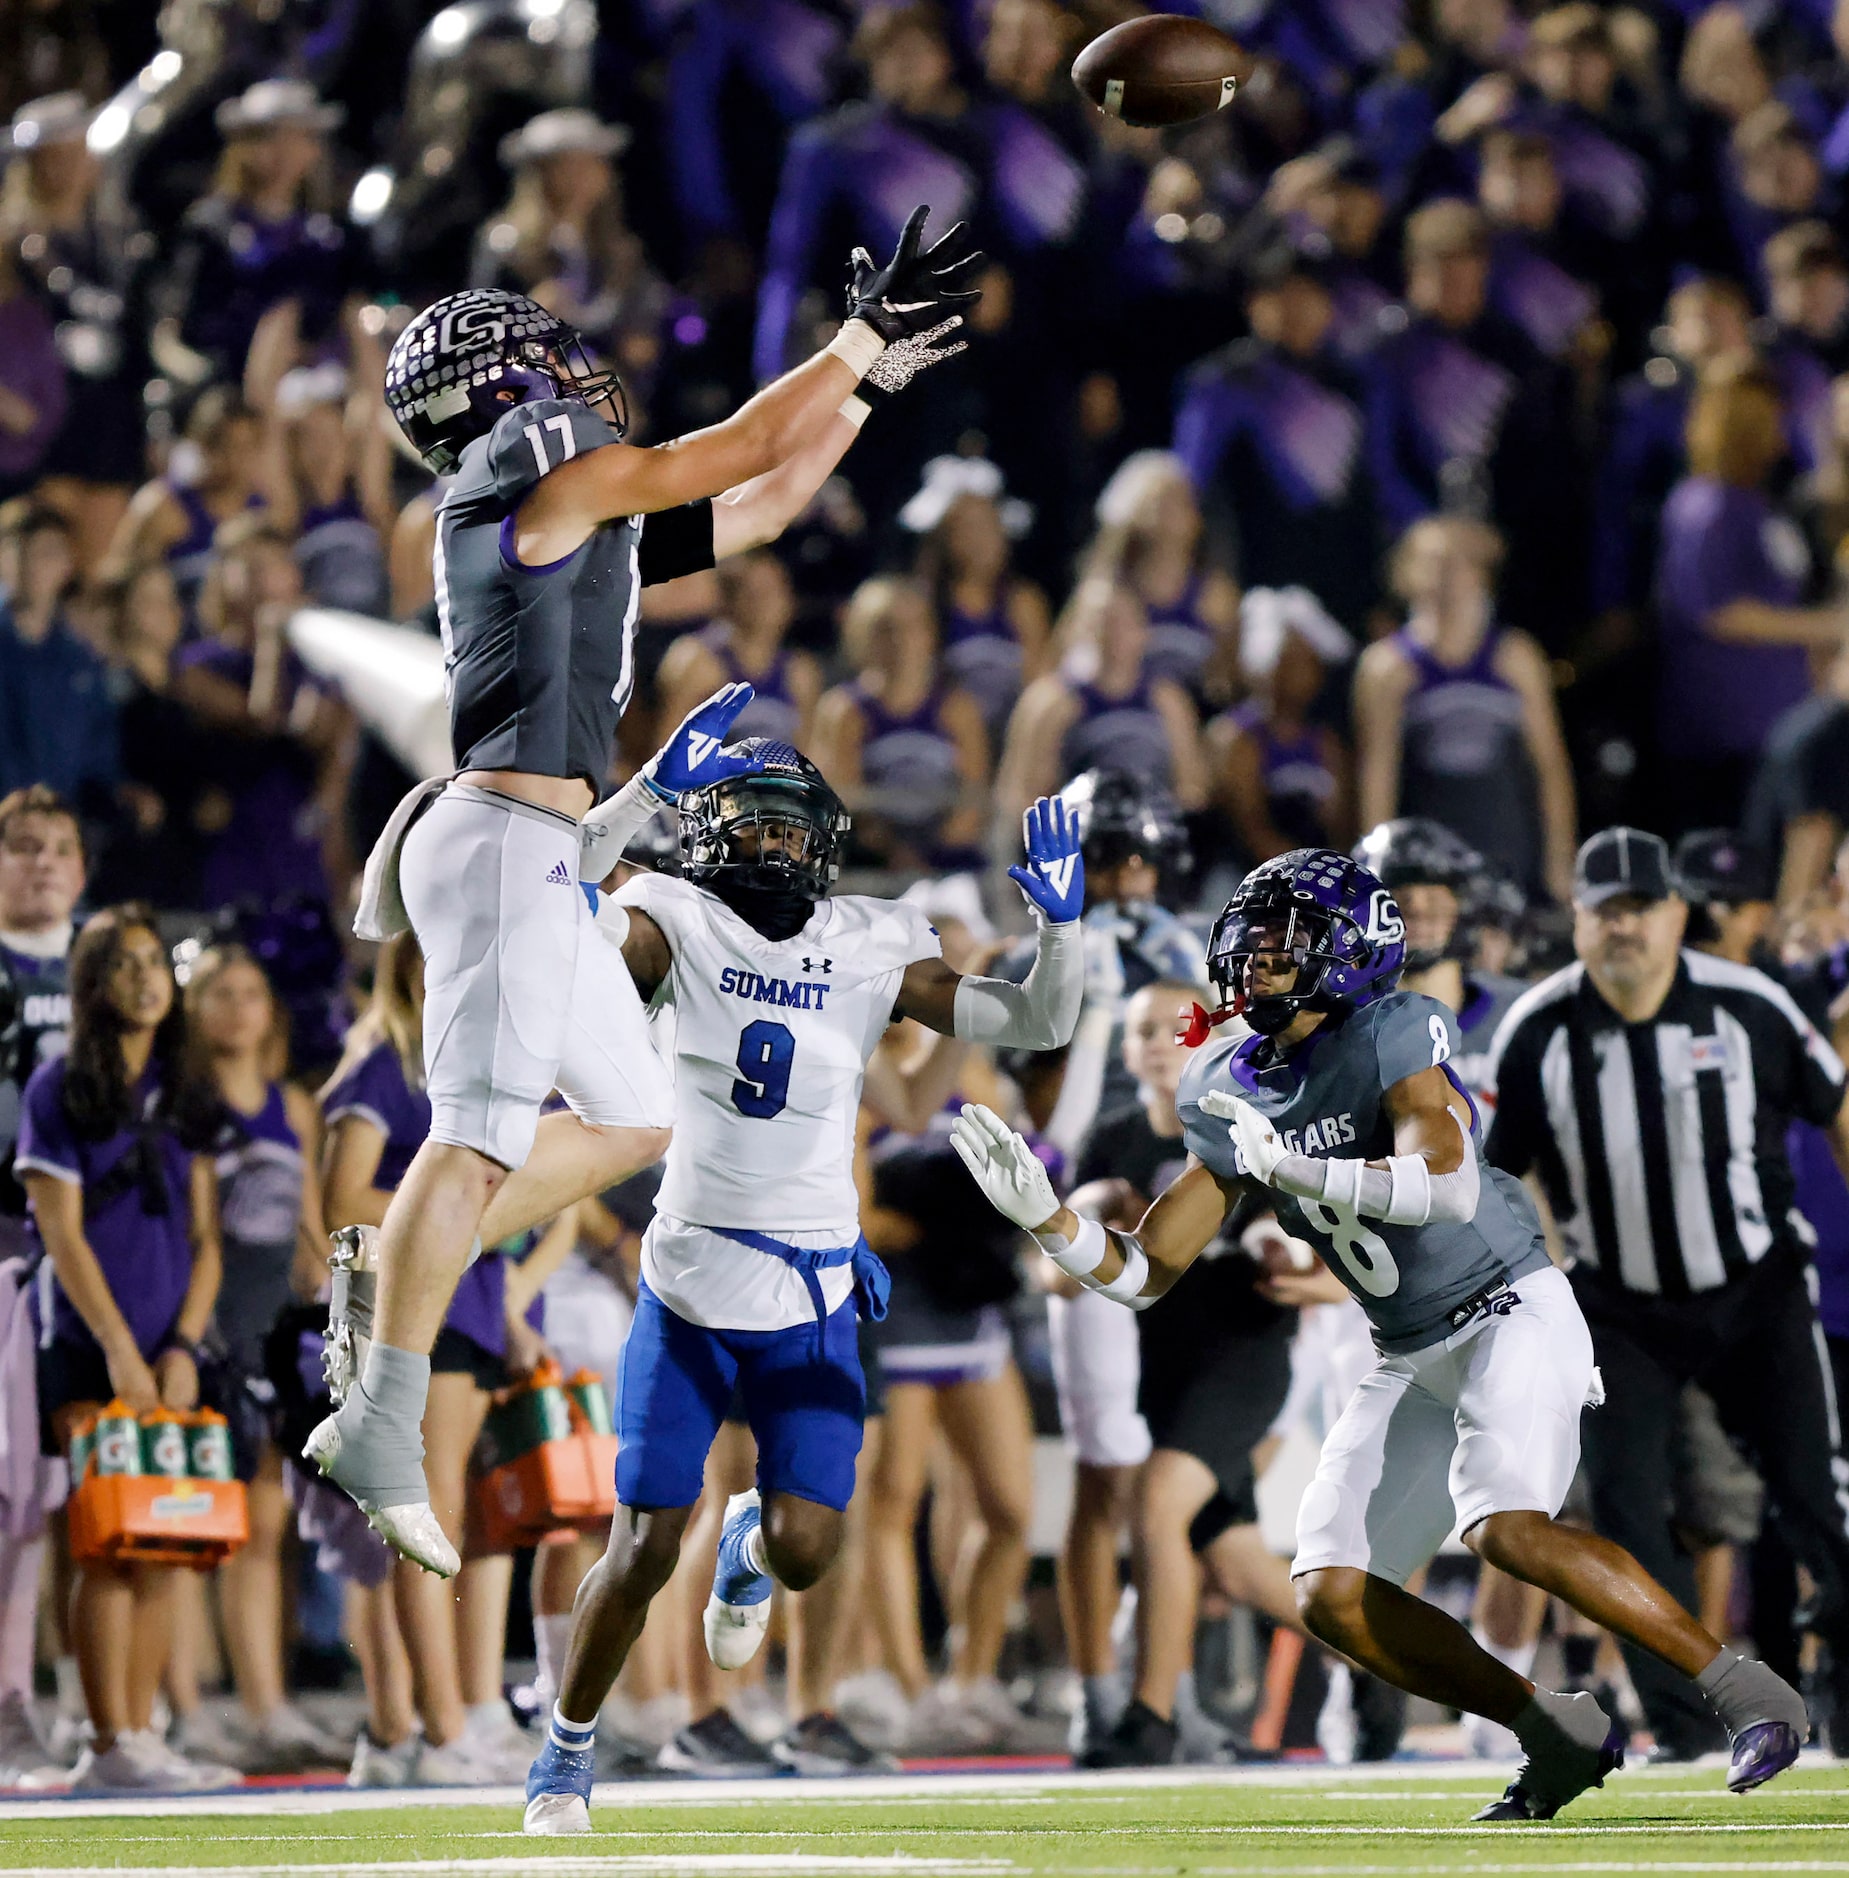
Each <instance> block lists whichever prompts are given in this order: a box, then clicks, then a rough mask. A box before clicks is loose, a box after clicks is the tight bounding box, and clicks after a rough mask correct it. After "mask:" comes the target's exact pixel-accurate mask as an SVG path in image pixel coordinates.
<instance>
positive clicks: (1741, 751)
mask: <svg viewBox="0 0 1849 1878" xmlns="http://www.w3.org/2000/svg"><path fill="white" fill-rule="evenodd" d="M1784 456H1785V435H1784V426H1783V422H1782V413H1781V411H1780V408H1779V399H1778V392H1777V389H1776V387H1775V386H1774V385H1773V384H1772V383H1771V382H1770V380H1769V379H1768V378H1767V377H1766V376H1765V374H1764V373H1763V372H1759V371H1755V370H1752V369H1732V370H1729V369H1727V368H1724V367H1717V368H1716V369H1715V370H1714V371H1713V372H1711V373H1710V374H1709V375H1708V376H1707V377H1706V378H1704V380H1703V381H1702V384H1701V387H1700V389H1699V390H1698V391H1697V392H1696V394H1695V400H1694V403H1693V405H1692V407H1691V408H1690V411H1689V420H1688V458H1689V471H1690V473H1689V475H1687V476H1686V477H1685V478H1684V479H1683V480H1682V481H1681V482H1679V483H1678V484H1677V485H1676V487H1675V488H1674V489H1673V490H1672V491H1671V492H1670V495H1669V499H1668V501H1667V502H1665V503H1664V505H1663V520H1662V535H1661V541H1660V545H1659V548H1658V555H1657V579H1656V611H1657V624H1658V630H1659V632H1660V634H1661V643H1662V676H1661V679H1660V681H1659V684H1658V688H1657V740H1658V751H1659V758H1658V762H1657V765H1656V769H1655V777H1654V780H1655V782H1656V784H1657V786H1658V789H1659V791H1660V795H1659V798H1658V799H1659V809H1658V822H1659V825H1660V826H1662V827H1664V828H1667V829H1671V830H1679V829H1684V828H1688V827H1691V826H1702V825H1708V826H1713V825H1716V824H1722V823H1729V822H1732V821H1736V820H1737V819H1738V818H1739V815H1740V811H1741V806H1742V804H1743V802H1744V801H1745V797H1746V787H1747V784H1748V782H1749V781H1750V780H1751V777H1752V771H1753V765H1754V763H1755V761H1756V760H1757V758H1758V756H1759V753H1760V751H1761V750H1762V749H1763V747H1764V745H1765V741H1766V738H1767V735H1768V734H1769V733H1770V731H1771V728H1772V725H1773V723H1774V722H1775V721H1776V719H1777V718H1778V717H1779V715H1780V714H1781V713H1782V712H1784V711H1786V710H1788V709H1789V708H1790V707H1791V706H1792V705H1794V704H1796V703H1798V702H1799V700H1800V699H1802V698H1803V697H1804V695H1805V694H1806V693H1807V692H1808V691H1809V689H1810V670H1809V663H1808V658H1807V653H1808V652H1810V651H1813V650H1815V651H1820V652H1825V653H1833V652H1835V651H1837V650H1838V649H1839V648H1840V647H1841V646H1842V644H1843V643H1844V639H1845V636H1846V635H1849V612H1846V611H1845V610H1844V609H1842V608H1841V607H1840V606H1831V607H1821V608H1816V607H1805V606H1804V605H1802V604H1801V602H1802V600H1803V597H1804V592H1805V587H1806V583H1807V582H1808V580H1809V577H1810V572H1811V566H1810V552H1809V549H1808V548H1807V547H1806V545H1805V541H1804V536H1803V533H1802V531H1801V530H1800V529H1799V528H1798V527H1797V525H1796V523H1794V522H1793V521H1792V520H1791V518H1790V516H1789V515H1788V514H1787V513H1785V511H1784V510H1783V509H1782V508H1780V507H1779V506H1778V505H1776V504H1775V503H1774V501H1773V499H1772V497H1771V495H1770V494H1769V493H1768V485H1769V484H1770V482H1771V479H1772V475H1773V472H1774V471H1775V470H1776V469H1777V467H1778V465H1779V463H1780V462H1781V461H1782V460H1783V458H1784Z"/></svg>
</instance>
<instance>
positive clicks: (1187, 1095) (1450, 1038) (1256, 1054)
mask: <svg viewBox="0 0 1849 1878" xmlns="http://www.w3.org/2000/svg"><path fill="white" fill-rule="evenodd" d="M1457 1043H1458V1037H1457V1026H1456V1020H1455V1019H1454V1018H1453V1017H1452V1015H1451V1013H1450V1012H1449V1011H1448V1010H1447V1009H1446V1008H1445V1007H1444V1005H1442V1004H1440V1003H1439V1002H1438V1000H1437V999H1436V998H1428V997H1425V996H1423V995H1422V994H1421V993H1418V992H1412V991H1395V992H1390V993H1389V994H1388V995H1387V996H1386V997H1384V998H1379V999H1376V1000H1375V1001H1374V1002H1373V1003H1372V1004H1364V1005H1362V1006H1361V1008H1360V1009H1359V1010H1356V1011H1353V1012H1350V1013H1349V1014H1348V1016H1346V1017H1345V1018H1343V1019H1342V1020H1341V1021H1340V1022H1339V1023H1338V1022H1335V1021H1334V1020H1330V1021H1328V1022H1325V1023H1324V1024H1323V1025H1322V1026H1321V1027H1320V1028H1319V1029H1318V1030H1317V1031H1316V1032H1315V1033H1314V1034H1313V1035H1312V1036H1311V1037H1310V1038H1309V1039H1308V1040H1307V1041H1306V1042H1304V1043H1302V1044H1300V1045H1299V1046H1298V1047H1297V1048H1296V1049H1294V1050H1293V1051H1292V1052H1291V1053H1290V1054H1289V1056H1287V1057H1286V1056H1282V1055H1281V1054H1280V1053H1279V1052H1277V1051H1275V1050H1274V1049H1272V1047H1271V1045H1270V1044H1269V1042H1268V1041H1267V1040H1266V1039H1265V1038H1263V1037H1259V1036H1256V1035H1252V1036H1246V1037H1241V1038H1225V1039H1221V1040H1218V1041H1215V1042H1212V1043H1209V1044H1207V1045H1205V1046H1204V1047H1203V1048H1202V1049H1201V1050H1200V1051H1199V1052H1198V1053H1197V1054H1196V1055H1195V1057H1194V1058H1193V1060H1192V1061H1191V1062H1190V1063H1189V1065H1188V1067H1187V1070H1186V1071H1185V1073H1184V1074H1183V1076H1182V1079H1181V1088H1180V1090H1179V1091H1178V1093H1177V1096H1176V1106H1177V1108H1178V1109H1179V1110H1180V1113H1181V1123H1182V1131H1183V1134H1184V1135H1185V1137H1186V1140H1187V1145H1188V1150H1189V1152H1190V1153H1192V1154H1194V1155H1197V1156H1198V1157H1199V1158H1200V1159H1201V1160H1202V1161H1203V1162H1205V1163H1206V1165H1207V1166H1208V1167H1209V1168H1210V1169H1211V1170H1212V1171H1213V1172H1214V1173H1216V1174H1218V1175H1220V1176H1221V1177H1222V1178H1225V1179H1230V1178H1232V1177H1233V1176H1234V1175H1236V1174H1237V1173H1238V1165H1237V1162H1236V1160H1235V1158H1234V1154H1233V1139H1232V1130H1231V1126H1230V1124H1228V1123H1227V1122H1224V1121H1221V1120H1219V1119H1217V1118H1216V1117H1214V1116H1212V1115H1208V1114H1206V1113H1205V1112H1204V1111H1203V1110H1202V1108H1201V1106H1200V1102H1201V1097H1202V1096H1204V1095H1205V1094H1206V1093H1207V1092H1208V1091H1209V1090H1210V1089H1218V1090H1223V1091H1226V1092H1228V1093H1230V1094H1233V1095H1238V1096H1243V1097H1244V1098H1245V1100H1246V1101H1248V1102H1250V1103H1251V1104H1252V1106H1253V1107H1254V1108H1255V1109H1257V1110H1258V1112H1259V1113H1260V1114H1261V1115H1263V1116H1265V1117H1266V1119H1267V1120H1268V1121H1270V1123H1271V1125H1272V1126H1273V1127H1274V1128H1275V1129H1276V1130H1277V1132H1278V1134H1279V1136H1280V1138H1281V1139H1282V1141H1283V1143H1284V1146H1285V1148H1286V1149H1287V1150H1288V1151H1289V1152H1291V1153H1293V1154H1307V1155H1309V1156H1310V1157H1311V1158H1312V1159H1316V1160H1333V1159H1355V1160H1363V1161H1379V1160H1384V1159H1385V1158H1386V1157H1387V1156H1388V1155H1390V1154H1391V1153H1392V1152H1393V1124H1392V1123H1391V1121H1390V1120H1389V1119H1388V1117H1387V1114H1386V1111H1385V1109H1384V1108H1383V1106H1382V1103H1381V1098H1382V1096H1383V1095H1384V1094H1385V1093H1386V1091H1387V1090H1389V1089H1390V1088H1392V1087H1393V1085H1394V1084H1395V1083H1396V1082H1401V1081H1403V1080H1404V1079H1405V1078H1406V1077H1408V1076H1411V1075H1414V1074H1416V1073H1417V1072H1418V1071H1420V1070H1422V1069H1432V1068H1435V1067H1440V1066H1444V1065H1447V1064H1448V1063H1449V1062H1450V1059H1451V1057H1452V1055H1453V1053H1454V1052H1455V1051H1456V1049H1457ZM1452 1081H1453V1083H1454V1084H1455V1085H1456V1087H1457V1088H1458V1089H1459V1091H1460V1092H1461V1093H1465V1095H1466V1099H1467V1100H1469V1097H1468V1093H1467V1092H1465V1091H1464V1090H1463V1085H1462V1083H1461V1082H1458V1081H1457V1079H1456V1077H1455V1076H1453V1077H1452ZM1471 1117H1472V1127H1471V1141H1470V1152H1471V1153H1472V1154H1474V1155H1476V1157H1477V1162H1478V1174H1479V1176H1480V1179H1481V1189H1480V1192H1479V1194H1478V1198H1477V1210H1476V1215H1475V1217H1474V1218H1472V1219H1470V1220H1467V1221H1465V1222H1463V1223H1462V1224H1457V1223H1453V1222H1449V1221H1439V1222H1437V1223H1436V1224H1433V1225H1429V1226H1390V1225H1388V1224H1386V1223H1385V1222H1384V1221H1382V1220H1376V1219H1363V1218H1362V1217H1360V1216H1359V1215H1358V1214H1357V1213H1355V1212H1354V1210H1353V1209H1352V1208H1349V1207H1338V1206H1333V1205H1331V1204H1329V1203H1328V1202H1326V1201H1322V1200H1299V1199H1297V1198H1295V1197H1294V1196H1293V1195H1291V1194H1287V1193H1278V1192H1273V1193H1272V1194H1271V1196H1270V1198H1271V1200H1272V1201H1273V1203H1274V1205H1275V1206H1276V1209H1277V1215H1278V1219H1279V1222H1280V1223H1281V1224H1282V1225H1283V1227H1284V1229H1285V1231H1286V1232H1289V1233H1293V1234H1295V1235H1296V1236H1297V1237H1299V1238H1302V1239H1307V1240H1308V1241H1309V1243H1310V1244H1311V1245H1313V1246H1314V1247H1315V1248H1316V1250H1317V1251H1318V1252H1319V1253H1321V1254H1322V1256H1323V1259H1324V1261H1325V1262H1326V1263H1327V1264H1328V1266H1329V1269H1330V1270H1331V1271H1333V1272H1334V1273H1335V1275H1336V1276H1337V1277H1338V1278H1339V1279H1341V1281H1342V1282H1343V1284H1345V1285H1346V1286H1347V1287H1348V1289H1349V1290H1350V1291H1351V1292H1352V1293H1353V1294H1354V1297H1355V1299H1356V1301H1357V1302H1358V1303H1359V1304H1360V1305H1361V1307H1362V1309H1363V1310H1365V1311H1366V1312H1367V1315H1368V1321H1369V1323H1370V1324H1371V1325H1372V1326H1373V1330H1374V1341H1375V1343H1376V1344H1377V1345H1379V1347H1380V1348H1381V1349H1383V1350H1388V1351H1405V1350H1417V1349H1423V1348H1424V1347H1425V1346H1426V1345H1427V1344H1430V1343H1436V1342H1437V1341H1438V1340H1439V1339H1440V1338H1442V1337H1444V1336H1447V1335H1448V1334H1449V1333H1450V1331H1451V1329H1452V1327H1453V1326H1452V1324H1451V1313H1452V1312H1453V1311H1455V1310H1456V1309H1457V1308H1458V1306H1459V1305H1461V1304H1462V1303H1464V1301H1465V1300H1466V1299H1468V1298H1471V1297H1474V1296H1475V1295H1476V1294H1477V1293H1478V1292H1480V1291H1482V1290H1484V1289H1485V1288H1486V1287H1487V1286H1491V1285H1495V1284H1498V1283H1501V1282H1503V1281H1505V1280H1510V1279H1517V1278H1521V1277H1523V1276H1524V1275H1526V1274H1527V1273H1529V1272H1533V1271H1539V1270H1540V1269H1541V1268H1542V1267H1544V1266H1546V1265H1547V1264H1548V1262H1549V1261H1548V1257H1547V1246H1546V1242H1545V1240H1544V1239H1543V1237H1542V1234H1541V1222H1540V1220H1539V1218H1538V1216H1537V1215H1536V1213H1535V1210H1534V1206H1533V1203H1532V1202H1531V1201H1530V1200H1529V1198H1528V1195H1527V1194H1526V1192H1524V1191H1523V1188H1522V1185H1521V1183H1520V1182H1519V1181H1517V1180H1514V1179H1512V1178H1511V1177H1510V1176H1509V1175H1507V1174H1505V1173H1502V1172H1501V1171H1500V1170H1498V1169H1496V1168H1493V1167H1490V1166H1489V1165H1488V1164H1487V1163H1485V1162H1484V1160H1483V1146H1482V1131H1481V1129H1480V1127H1479V1126H1478V1125H1477V1123H1476V1111H1475V1104H1474V1102H1473V1103H1472V1107H1471Z"/></svg>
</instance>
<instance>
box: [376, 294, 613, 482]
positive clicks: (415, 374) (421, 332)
mask: <svg viewBox="0 0 1849 1878" xmlns="http://www.w3.org/2000/svg"><path fill="white" fill-rule="evenodd" d="M534 398H580V399H582V400H583V401H584V402H585V403H586V404H590V405H596V404H600V403H601V404H602V405H603V406H604V407H605V409H604V411H603V412H600V413H599V415H603V416H607V418H608V420H609V422H610V423H611V424H612V425H614V426H615V429H616V434H617V435H618V436H619V437H621V436H623V435H624V434H625V433H626V432H627V431H628V429H629V405H628V401H627V399H626V398H625V397H624V395H623V385H622V380H621V379H619V378H618V377H617V375H616V373H615V372H612V371H601V370H599V369H598V368H597V367H596V366H594V365H593V364H592V362H591V358H590V354H589V353H588V352H587V351H586V350H585V346H584V341H583V339H581V338H580V337H579V335H578V331H577V328H576V327H574V326H568V325H567V324H566V323H565V322H564V321H563V320H562V319H560V318H558V317H557V315H555V314H552V313H548V312H547V311H546V309H545V308H544V307H543V306H541V305H540V304H539V302H538V301H537V300H529V299H528V298H527V297H526V295H525V294H523V293H506V292H503V291H502V289H500V288H499V287H470V288H468V289H467V290H465V291H464V292H462V293H451V294H445V295H444V296H443V298H442V299H441V300H437V301H434V302H433V303H432V304H431V305H429V306H427V307H425V308H424V310H423V312H421V313H420V314H418V315H417V317H416V318H415V319H414V320H412V322H411V323H410V325H408V326H407V327H406V328H405V329H404V331H403V332H401V333H400V334H399V335H398V339H397V343H396V344H395V345H394V346H393V347H392V350H391V356H390V357H389V358H388V359H387V360H386V362H385V404H386V408H387V409H388V410H389V411H390V412H391V414H392V416H393V417H394V418H395V419H397V422H398V428H399V429H400V430H402V431H403V432H404V434H405V437H406V438H407V440H408V441H409V442H410V445H411V448H412V449H414V450H415V451H416V452H417V454H418V455H419V456H420V457H422V458H423V459H424V462H425V464H426V465H427V466H428V467H429V468H430V469H431V470H432V471H433V472H434V473H435V474H436V475H438V476H447V475H449V474H450V473H451V472H452V471H453V470H454V469H455V467H456V465H457V464H458V463H459V462H460V461H461V460H462V453H463V451H464V450H465V449H466V448H467V447H468V446H469V445H470V444H472V443H473V442H474V441H475V439H476V438H477V437H485V436H487V435H488V433H489V432H490V431H491V430H493V429H494V427H495V425H496V424H497V423H498V422H499V421H500V420H501V418H502V417H504V416H505V415H506V414H507V412H508V411H509V410H510V409H512V407H513V406H514V405H516V404H525V403H527V402H528V401H529V400H530V399H534Z"/></svg>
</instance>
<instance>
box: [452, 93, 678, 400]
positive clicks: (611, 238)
mask: <svg viewBox="0 0 1849 1878" xmlns="http://www.w3.org/2000/svg"><path fill="white" fill-rule="evenodd" d="M628 147H629V132H628V131H627V130H625V129H624V128H623V126H622V125H620V124H603V123H599V122H598V120H597V118H596V117H595V116H593V115H592V113H591V112H589V111H581V110H578V109H575V108H565V109H561V110H556V111H543V112H541V113H540V115H539V116H538V117H536V118H534V119H532V120H531V122H529V123H528V124H527V125H526V126H525V127H524V128H523V129H521V130H518V131H516V132H515V133H514V134H513V135H512V136H509V137H504V138H502V139H501V161H502V163H503V164H505V165H506V166H507V168H508V169H510V170H512V171H513V173H514V186H513V191H512V193H511V194H510V195H509V197H508V199H507V201H506V203H505V204H504V205H503V207H502V208H501V209H500V211H499V212H498V213H497V214H496V215H495V217H494V218H493V219H492V220H491V221H490V222H488V223H487V224H486V226H484V227H483V229H482V230H481V233H480V234H479V235H478V236H477V237H476V241H475V252H474V255H473V257H472V258H471V260H470V264H469V284H470V285H471V286H474V287H504V288H506V289H508V290H509V291H510V292H513V293H524V294H530V295H531V296H532V297H533V298H534V299H535V300H537V301H538V302H539V303H540V305H541V306H543V307H546V308H548V309H549V310H550V311H552V312H554V313H556V314H557V315H558V316H559V318H560V319H562V320H565V321H567V322H569V323H570V324H571V325H573V326H575V327H577V329H578V330H579V331H580V332H581V333H583V335H584V336H585V338H586V340H587V341H589V343H590V344H591V345H592V346H593V347H594V348H595V349H597V350H598V351H600V352H602V353H604V354H606V355H608V357H609V358H610V360H611V362H612V363H613V364H615V365H616V366H617V367H618V369H619V370H620V371H621V372H622V374H623V378H624V381H625V383H626V384H628V385H630V386H632V387H634V388H636V389H637V390H640V389H642V388H644V387H645V386H646V385H647V383H648V380H649V377H650V376H651V374H652V372H653V370H654V367H655V363H656V360H657V359H658V357H659V355H660V351H661V327H662V324H663V321H664V319H665V317H666V311H667V290H666V289H665V288H664V287H663V285H662V283H661V281H660V279H659V278H658V277H657V276H656V274H655V272H654V270H653V269H652V268H651V267H650V266H649V263H648V257H647V256H646V255H645V254H644V253H643V250H642V243H641V242H640V241H639V240H638V239H637V238H636V236H635V235H634V234H633V233H632V232H631V231H630V228H629V226H628V223H627V221H626V220H625V218H624V214H623V193H622V184H621V182H620V181H619V179H618V177H617V173H616V165H615V162H614V159H615V158H616V157H618V156H620V155H621V154H622V153H623V151H624V150H626V149H627V148H628Z"/></svg>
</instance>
